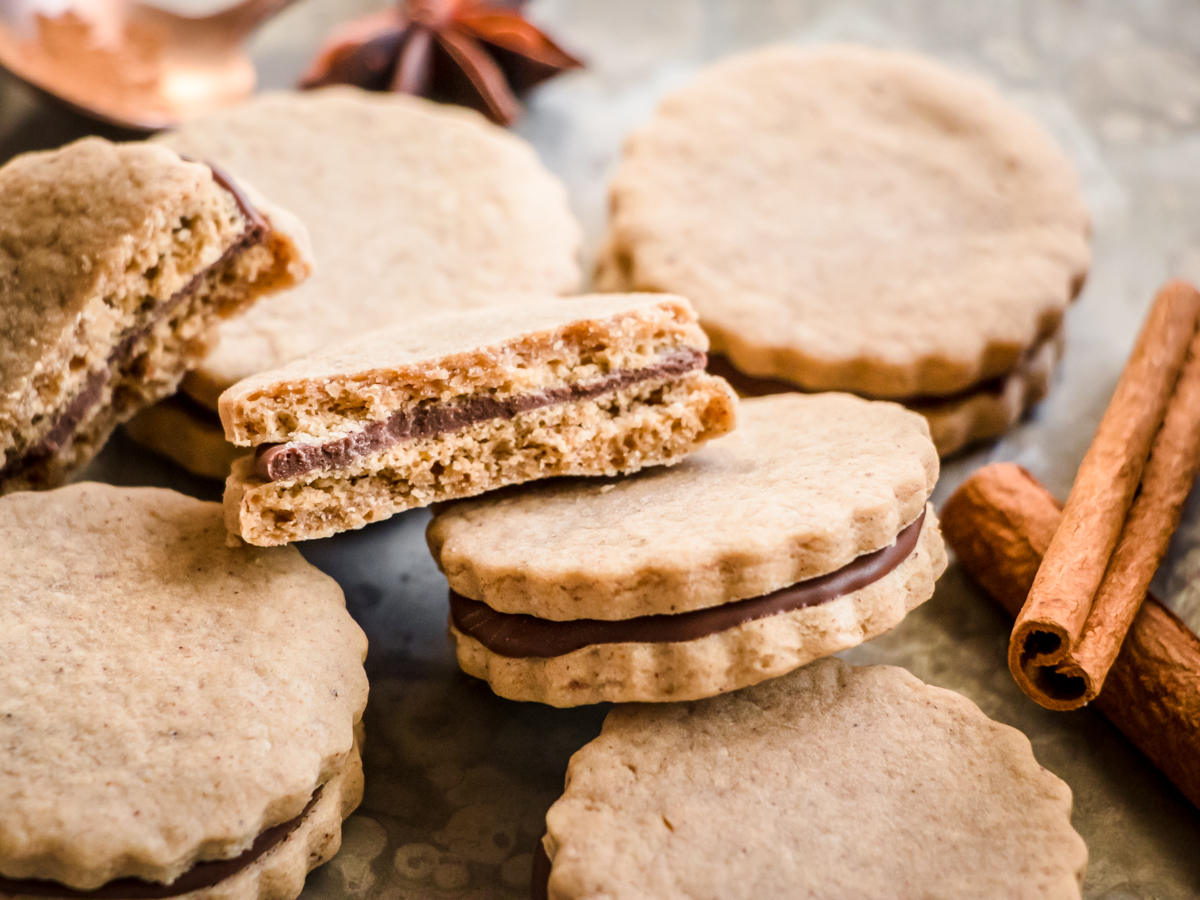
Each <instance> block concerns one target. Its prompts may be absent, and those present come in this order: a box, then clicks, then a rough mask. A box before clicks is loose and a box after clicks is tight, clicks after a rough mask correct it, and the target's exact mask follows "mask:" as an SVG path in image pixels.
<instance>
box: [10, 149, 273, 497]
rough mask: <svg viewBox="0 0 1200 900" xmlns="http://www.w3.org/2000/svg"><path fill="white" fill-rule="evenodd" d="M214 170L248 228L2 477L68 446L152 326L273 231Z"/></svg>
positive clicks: (127, 343) (124, 339)
mask: <svg viewBox="0 0 1200 900" xmlns="http://www.w3.org/2000/svg"><path fill="white" fill-rule="evenodd" d="M209 168H210V169H211V170H212V173H213V181H215V182H216V183H217V184H218V185H220V186H221V188H223V189H224V190H226V191H228V192H229V193H230V194H232V195H233V199H234V201H235V202H236V203H237V206H238V210H239V211H240V212H241V214H242V217H243V218H244V219H245V220H246V228H245V230H244V231H243V232H242V233H241V235H240V236H239V237H238V239H237V240H236V241H234V242H233V243H232V244H231V245H230V246H229V247H228V248H226V250H225V252H224V253H222V254H221V256H220V258H219V259H218V260H217V261H216V262H214V263H213V264H212V265H210V266H206V267H205V268H204V269H202V270H201V271H199V272H197V273H196V274H195V275H194V276H192V278H191V279H190V280H189V281H188V283H187V284H185V285H184V286H183V287H182V288H180V289H179V290H178V291H176V292H175V293H174V294H172V295H171V296H170V297H169V298H167V299H166V300H164V301H163V302H162V303H160V304H158V306H157V307H155V308H154V309H153V310H152V311H151V312H150V313H149V315H148V316H147V317H146V318H145V319H144V320H143V321H142V322H140V323H139V324H137V325H134V326H133V327H132V328H130V329H129V330H128V331H126V332H125V333H124V334H123V335H122V336H121V338H120V340H118V341H117V343H116V346H114V347H113V350H112V352H111V353H109V355H108V358H107V359H106V360H105V365H104V368H102V369H96V370H95V371H93V372H90V373H89V374H88V377H87V379H86V380H85V381H84V384H83V387H82V388H81V389H80V391H79V393H77V394H76V395H75V396H74V397H72V398H71V399H70V400H68V401H67V402H66V404H65V405H64V406H62V407H61V408H60V409H59V410H58V412H57V413H55V415H54V417H53V418H52V419H51V421H50V427H49V428H48V429H47V430H46V432H45V433H44V434H43V435H42V436H41V437H40V438H39V439H38V440H37V441H35V442H34V443H32V444H30V445H29V446H28V447H25V448H24V449H23V450H18V451H16V452H15V453H14V454H13V457H12V459H10V460H8V461H6V463H5V465H4V466H3V467H0V480H3V479H5V478H9V477H11V476H13V475H15V474H16V473H17V472H19V471H21V470H22V469H25V468H28V467H30V466H33V465H36V464H37V463H38V462H39V461H41V460H44V459H47V458H49V457H51V456H53V455H54V454H55V453H57V452H58V451H59V450H61V449H62V448H63V447H64V446H66V444H67V442H68V441H70V440H71V438H72V436H73V435H74V434H75V432H76V430H77V429H78V428H79V426H80V425H81V424H82V423H83V422H84V421H86V420H87V419H89V418H91V416H92V414H93V413H94V412H95V410H96V408H97V407H99V406H100V403H101V400H102V398H103V396H104V389H105V387H107V386H108V384H109V382H111V381H113V379H114V378H115V377H117V376H118V375H120V374H121V373H124V372H127V371H128V370H129V369H131V368H132V366H133V363H134V361H135V360H136V359H137V356H138V354H137V353H136V352H135V351H136V350H137V348H138V345H139V344H140V343H141V342H142V340H143V339H144V338H145V337H146V336H147V335H148V334H149V333H150V332H151V331H153V330H154V327H155V326H156V325H158V323H159V322H161V321H162V320H163V319H165V318H167V317H168V316H170V315H171V314H172V313H174V312H175V311H176V310H177V309H178V308H179V307H180V306H181V305H182V304H183V303H184V302H186V301H187V300H189V299H191V298H192V297H193V296H194V295H195V294H196V292H197V291H199V290H200V288H201V286H202V285H203V284H204V280H205V278H207V277H208V275H209V273H210V272H212V271H213V270H214V269H216V268H218V267H220V266H224V265H226V264H227V263H228V262H229V261H230V260H232V259H233V258H234V257H235V256H237V255H238V254H239V253H242V252H243V251H244V250H246V249H247V248H248V247H251V246H254V245H255V244H259V243H261V242H262V241H263V240H264V238H265V237H266V235H267V232H268V231H270V225H269V223H268V222H267V220H266V219H265V218H264V217H263V215H262V213H260V212H259V211H258V210H256V209H255V208H254V207H253V206H252V205H251V203H250V201H249V200H248V199H247V197H246V195H245V194H244V193H242V191H241V189H240V188H238V186H237V185H236V184H234V183H233V181H232V180H231V179H230V178H229V177H228V176H227V175H225V174H224V173H223V172H221V170H220V169H218V168H217V167H215V166H212V165H209Z"/></svg>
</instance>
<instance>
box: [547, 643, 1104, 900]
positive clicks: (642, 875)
mask: <svg viewBox="0 0 1200 900" xmlns="http://www.w3.org/2000/svg"><path fill="white" fill-rule="evenodd" d="M1070 813H1071V792H1070V789H1069V788H1068V787H1067V786H1066V785H1065V784H1064V783H1063V782H1062V781H1060V780H1059V779H1058V778H1056V777H1055V776H1054V775H1052V774H1051V773H1050V772H1048V771H1046V770H1045V769H1043V768H1041V767H1040V766H1039V765H1038V763H1037V760H1035V759H1034V757H1033V753H1032V752H1031V749H1030V746H1029V741H1028V740H1027V739H1026V738H1025V737H1024V736H1023V735H1022V734H1021V733H1020V732H1018V731H1017V730H1015V729H1013V728H1010V727H1008V726H1006V725H1001V724H999V723H997V722H993V721H991V720H990V719H988V718H987V717H986V716H985V715H984V714H983V713H982V712H981V711H980V710H979V708H978V707H977V706H975V704H973V703H971V702H970V701H969V700H967V699H966V698H965V697H961V696H959V695H958V694H955V693H952V692H950V691H947V690H943V689H941V688H935V687H931V686H928V685H925V684H923V683H922V682H920V681H919V680H918V679H916V678H914V677H913V676H912V675H910V674H909V673H907V672H905V671H904V670H902V669H897V668H893V667H889V666H870V667H864V668H852V667H850V666H847V665H845V664H844V663H842V662H840V661H839V660H833V659H829V660H820V661H818V662H815V663H813V664H811V665H809V666H806V667H805V668H803V669H800V670H799V671H797V672H795V673H793V674H792V675H789V676H786V677H784V678H780V679H777V680H775V681H770V682H767V683H765V684H762V685H758V686H756V687H752V688H748V689H746V690H743V691H738V692H737V693H734V694H728V695H726V696H723V697H718V698H713V699H709V700H701V701H697V702H694V703H684V704H671V705H668V706H644V705H630V706H621V707H617V708H616V709H614V710H613V711H612V712H611V713H609V716H608V718H607V719H606V720H605V723H604V729H603V732H602V733H601V735H600V737H599V738H597V739H596V740H594V741H592V742H591V743H590V744H588V745H587V746H585V747H584V748H583V749H582V750H580V751H579V752H578V753H576V754H575V756H574V757H572V759H571V764H570V767H569V769H568V771H567V784H566V790H565V792H564V794H563V797H562V798H561V799H560V800H558V801H557V802H556V803H555V804H554V805H553V806H552V807H551V808H550V811H549V813H548V814H547V816H546V822H547V837H546V838H545V839H544V845H545V847H546V851H547V853H548V855H549V856H550V858H551V860H552V863H553V870H552V872H551V875H550V882H549V896H550V897H551V898H553V900H575V898H584V897H588V898H600V897H604V898H609V900H628V898H656V900H684V898H687V900H694V898H708V897H722V898H730V900H738V898H746V900H770V898H785V897H786V898H791V897H845V898H867V897H894V898H897V900H917V898H920V900H938V898H947V900H949V898H962V897H1011V898H1064V900H1065V898H1078V897H1079V896H1080V883H1081V882H1082V879H1083V872H1084V868H1085V865H1086V862H1087V848H1086V846H1085V845H1084V843H1083V840H1082V839H1081V838H1080V837H1079V835H1078V834H1077V833H1076V832H1075V831H1074V829H1072V828H1071V822H1070Z"/></svg>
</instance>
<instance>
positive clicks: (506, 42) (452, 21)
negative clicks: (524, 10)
mask: <svg viewBox="0 0 1200 900" xmlns="http://www.w3.org/2000/svg"><path fill="white" fill-rule="evenodd" d="M582 65H583V63H582V62H580V61H579V60H578V59H576V58H575V57H573V56H571V54H569V53H567V52H566V51H565V50H563V49H562V48H561V47H559V46H558V45H557V44H555V43H554V42H553V41H552V40H550V38H548V37H546V35H545V34H543V33H542V32H541V31H539V30H538V29H537V28H535V27H534V26H533V25H531V24H530V23H529V22H528V21H526V20H525V19H524V18H523V17H522V16H521V14H520V13H519V12H516V11H515V10H512V9H505V8H501V7H497V6H492V5H490V4H487V3H484V2H481V0H408V2H407V3H403V4H401V5H399V6H396V7H392V8H389V9H386V10H383V11H382V12H378V13H374V14H372V15H369V16H366V17H364V18H362V19H357V20H355V21H354V22H351V23H350V24H349V25H347V26H345V27H343V28H342V29H340V30H339V31H337V32H336V33H334V35H333V36H332V37H331V38H330V39H329V41H327V42H326V44H325V45H324V46H323V47H322V48H321V51H320V52H319V53H318V55H317V58H316V59H315V60H314V61H313V64H312V66H311V67H310V68H309V70H308V72H307V73H306V74H305V75H304V77H303V78H302V79H301V81H300V86H301V87H303V88H316V87H324V86H325V85H329V84H354V85H358V86H359V87H361V88H366V89H367V90H372V91H384V90H392V91H400V92H402V93H405V94H416V95H418V96H422V97H428V98H430V99H432V100H439V101H442V102H445V103H457V104H459V105H460V106H469V107H471V108H472V109H477V110H479V111H480V112H481V113H483V114H484V115H485V116H487V117H488V118H489V119H491V120H492V121H494V122H499V123H500V124H502V125H511V124H512V123H513V121H514V120H515V119H516V118H517V116H518V115H519V114H520V111H521V105H520V103H518V101H517V95H518V94H521V93H524V92H525V91H527V90H529V89H530V88H532V87H533V86H534V85H536V84H540V83H541V82H543V81H545V80H546V79H547V78H550V77H552V76H554V75H557V74H558V73H559V72H561V71H563V70H565V69H577V68H580V67H581V66H582Z"/></svg>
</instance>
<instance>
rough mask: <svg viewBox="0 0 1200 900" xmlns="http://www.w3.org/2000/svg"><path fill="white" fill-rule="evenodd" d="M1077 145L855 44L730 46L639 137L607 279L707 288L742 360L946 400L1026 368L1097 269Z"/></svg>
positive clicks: (763, 369) (700, 304)
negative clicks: (734, 51) (1071, 147)
mask: <svg viewBox="0 0 1200 900" xmlns="http://www.w3.org/2000/svg"><path fill="white" fill-rule="evenodd" d="M1089 230H1090V225H1089V218H1088V214H1087V211H1086V210H1085V208H1084V205H1083V202H1082V199H1081V197H1080V192H1079V188H1078V184H1077V180H1076V176H1075V173H1074V172H1073V170H1072V167H1071V164H1070V162H1069V160H1068V159H1067V158H1066V156H1065V155H1064V154H1063V153H1062V152H1061V151H1060V150H1059V149H1058V148H1056V147H1055V146H1054V145H1053V144H1052V142H1051V141H1050V140H1049V139H1048V138H1047V136H1046V134H1045V133H1044V132H1043V130H1042V129H1041V127H1040V126H1038V124H1037V123H1036V122H1034V121H1033V119H1031V118H1030V117H1029V116H1027V115H1026V114H1024V113H1023V112H1021V111H1020V110H1018V109H1016V108H1015V107H1014V106H1012V105H1011V104H1010V103H1008V102H1007V101H1006V100H1004V99H1003V98H1002V97H1001V96H1000V95H999V94H998V93H997V92H996V91H995V90H994V89H993V88H992V87H990V86H989V85H987V84H986V83H984V82H983V81H981V80H980V79H978V78H975V77H973V76H970V75H966V74H962V73H957V72H954V71H952V70H950V69H948V68H946V67H943V66H941V65H939V64H937V63H935V62H933V61H930V60H927V59H924V58H922V57H919V56H916V55H913V54H908V53H898V52H891V51H881V50H873V49H867V48H864V47H852V46H831V47H824V48H818V49H800V48H795V47H774V48H768V49H765V50H758V51H755V52H753V53H749V54H745V55H742V56H737V57H733V58H730V59H728V60H725V61H723V62H721V63H718V64H717V65H715V66H713V67H712V68H711V69H709V70H707V71H705V72H703V73H701V74H700V75H699V76H698V77H697V78H696V79H695V80H694V81H693V82H692V83H691V84H690V85H688V86H686V87H684V88H683V89H681V90H679V91H678V92H676V93H675V94H674V95H672V96H670V97H668V98H667V99H666V100H665V101H664V102H663V103H662V105H661V106H660V108H659V110H658V113H657V115H656V116H655V117H654V119H652V120H651V122H650V123H649V124H648V125H647V126H645V127H644V128H643V129H641V130H640V131H638V132H637V133H635V134H634V135H633V136H632V137H631V138H630V139H629V140H628V142H627V144H626V149H625V155H624V158H623V160H622V162H621V164H620V168H619V169H618V171H617V174H616V176H615V178H614V180H613V183H612V186H611V221H610V228H609V234H608V238H607V241H606V247H605V249H604V251H603V252H602V254H601V260H600V264H599V269H598V275H597V283H598V285H599V286H600V287H601V289H612V290H661V291H668V292H672V293H679V294H683V295H684V296H686V297H688V298H689V299H691V300H692V302H693V303H694V304H695V306H696V309H697V311H698V312H699V314H700V318H701V322H702V324H703V325H704V327H705V329H706V330H707V331H708V332H709V335H710V337H711V338H712V341H713V352H714V353H719V354H723V355H724V356H726V357H727V358H728V359H729V361H730V362H731V363H732V364H733V365H734V366H735V367H736V368H737V369H738V370H740V371H741V372H743V373H745V374H746V375H749V376H753V377H758V378H777V379H783V380H787V381H790V382H792V383H794V384H796V385H798V386H799V387H801V388H803V389H806V390H814V391H819V390H848V391H853V392H856V393H859V394H862V395H865V396H871V397H876V398H894V399H899V400H902V401H903V400H904V399H905V398H908V397H917V396H946V395H950V394H955V393H957V392H960V391H963V390H966V389H968V388H970V387H971V386H973V385H977V384H979V383H981V382H984V381H987V380H989V379H992V378H995V377H997V376H1001V375H1005V374H1007V373H1009V372H1011V371H1012V370H1013V368H1014V367H1015V366H1016V365H1017V363H1018V360H1019V359H1020V358H1021V356H1022V354H1024V353H1025V352H1026V351H1027V350H1028V349H1029V348H1032V347H1034V346H1035V345H1036V344H1037V343H1038V342H1039V341H1040V340H1042V339H1044V338H1046V337H1047V336H1049V335H1050V334H1052V333H1053V332H1054V331H1055V330H1056V329H1057V328H1058V326H1059V323H1060V322H1061V320H1062V316H1063V311H1064V309H1065V307H1066V305H1067V303H1068V302H1069V301H1070V299H1071V298H1072V297H1073V296H1074V294H1075V293H1076V291H1077V290H1078V288H1079V286H1080V285H1081V284H1082V281H1083V279H1084V277H1085V274H1086V272H1087V267H1088V259H1089V250H1088V237H1089Z"/></svg>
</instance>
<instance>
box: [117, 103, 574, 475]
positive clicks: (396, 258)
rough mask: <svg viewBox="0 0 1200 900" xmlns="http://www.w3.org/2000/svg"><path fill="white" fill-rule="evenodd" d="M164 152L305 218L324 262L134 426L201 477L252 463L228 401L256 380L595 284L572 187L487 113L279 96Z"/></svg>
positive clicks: (240, 324) (174, 134) (210, 124)
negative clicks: (423, 322) (586, 268)
mask: <svg viewBox="0 0 1200 900" xmlns="http://www.w3.org/2000/svg"><path fill="white" fill-rule="evenodd" d="M157 142H159V143H161V144H164V145H165V146H167V147H170V148H172V149H173V150H176V151H178V152H179V153H182V154H185V155H187V156H190V157H192V158H194V159H206V160H211V161H213V162H215V163H218V164H219V165H221V166H222V167H223V168H225V169H227V170H228V171H230V172H234V173H237V175H238V177H239V178H243V179H247V180H249V181H250V182H252V183H253V184H254V185H255V186H256V187H258V188H259V189H260V190H261V191H263V192H264V193H265V194H267V195H268V196H270V197H272V198H273V199H275V200H276V201H277V202H280V203H283V204H284V205H286V206H287V207H288V208H289V209H291V210H293V211H294V212H295V213H296V214H297V215H299V216H301V217H302V218H303V220H304V221H305V223H306V224H307V225H308V228H309V232H310V234H311V238H312V247H313V252H314V254H315V256H316V259H317V266H316V269H315V271H314V272H313V275H312V277H311V278H309V279H308V280H307V281H306V282H305V283H304V284H303V285H300V286H299V287H297V288H296V289H295V290H290V291H287V292H285V293H282V294H280V295H278V296H276V297H272V298H270V299H267V300H265V301H264V302H262V303H258V304H256V305H255V306H254V307H253V308H251V309H249V310H248V311H247V312H246V314H245V315H243V316H239V317H238V318H237V319H231V320H230V321H228V322H225V323H223V324H222V327H221V329H220V331H219V338H220V340H219V342H218V344H217V346H216V347H215V348H214V349H212V351H211V352H209V353H208V354H207V356H205V358H204V359H203V361H202V362H201V364H200V365H199V366H198V367H196V368H195V369H194V371H192V372H191V373H189V375H188V376H187V378H186V379H185V380H184V382H183V390H182V392H181V393H180V394H178V395H177V396H176V397H174V398H172V399H171V400H170V401H168V402H166V403H164V404H160V405H159V406H156V407H154V408H153V409H152V410H149V411H147V412H146V413H144V414H143V415H141V416H139V417H138V419H137V420H135V421H134V422H132V423H131V424H130V426H129V428H128V430H129V432H130V434H131V435H132V436H133V437H134V439H135V440H137V441H139V442H140V443H142V444H144V445H146V446H148V447H150V448H151V449H153V450H156V451H157V452H159V453H162V454H164V455H166V456H168V457H170V458H172V459H174V460H175V461H176V462H178V463H180V464H181V465H183V466H185V467H186V468H188V469H189V470H191V471H193V472H196V473H197V474H201V475H205V476H208V477H211V478H220V479H222V480H223V479H224V478H225V477H226V476H227V475H228V474H229V471H230V468H231V466H232V463H233V460H235V459H236V458H237V457H238V456H239V455H241V451H239V450H238V449H237V448H236V447H235V446H234V445H232V444H230V443H228V442H227V441H226V440H225V438H224V435H223V433H222V430H221V425H220V422H219V421H218V418H217V401H218V397H219V396H220V394H221V392H222V391H224V390H225V389H226V388H228V387H230V386H232V385H233V384H234V383H235V382H237V381H240V380H241V379H243V378H246V377H248V376H250V375H253V374H255V373H257V372H263V371H267V370H270V369H275V368H278V367H279V366H282V365H284V364H285V363H288V362H290V361H291V360H293V359H296V358H298V357H302V356H306V355H308V354H311V353H314V352H316V351H318V350H321V349H323V348H326V347H330V346H333V345H336V344H338V343H341V342H344V341H346V340H349V339H352V338H354V337H356V336H359V335H362V334H365V333H368V332H370V331H372V330H374V329H376V328H378V327H380V326H383V325H388V324H391V323H398V322H405V321H408V320H409V319H412V318H414V317H418V316H424V315H428V314H430V313H437V312H448V311H453V310H466V309H471V308H474V307H478V306H481V305H487V304H492V305H494V304H497V303H512V304H519V303H521V302H522V301H523V300H524V299H525V298H527V297H529V296H537V297H541V296H549V295H555V294H562V293H568V292H571V291H574V290H576V289H577V288H578V287H579V281H580V272H579V265H578V263H577V261H576V255H577V253H578V249H579V244H580V235H581V232H580V228H579V225H578V224H577V223H576V222H575V219H574V217H573V216H572V215H571V212H570V210H569V209H568V208H567V194H566V189H565V188H564V187H563V185H562V184H561V183H560V182H559V181H558V180H557V179H556V178H555V177H554V176H553V175H551V174H550V173H549V172H548V171H546V169H545V168H544V167H543V166H542V164H541V163H540V162H539V161H538V159H537V156H536V155H535V154H534V152H533V148H532V147H530V146H529V145H528V144H527V143H525V142H524V141H522V140H521V139H520V138H517V137H515V136H514V135H511V134H509V133H508V132H506V131H504V130H503V129H501V128H498V127H496V126H494V125H491V124H490V123H488V122H486V121H484V119H483V118H482V117H481V116H478V115H475V114H474V113H470V112H466V111H464V110H460V109H454V108H448V107H444V106H438V105H436V104H433V103H428V102H426V101H423V100H417V99H414V98H411V97H407V96H400V95H391V96H381V95H378V94H369V93H367V92H365V91H359V90H355V89H353V88H330V89H327V90H321V91H317V92H312V93H304V94H295V93H266V94H260V95H258V96H256V97H255V98H254V99H253V100H251V101H250V102H249V103H246V104H245V105H243V106H239V107H236V108H233V109H230V110H227V111H223V112H218V113H213V114H210V115H207V116H204V117H201V118H199V119H196V120H194V121H192V122H189V123H187V124H185V125H182V126H181V127H179V128H178V129H176V130H174V131H171V132H168V133H166V134H164V135H162V136H161V137H159V138H158V139H157Z"/></svg>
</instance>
